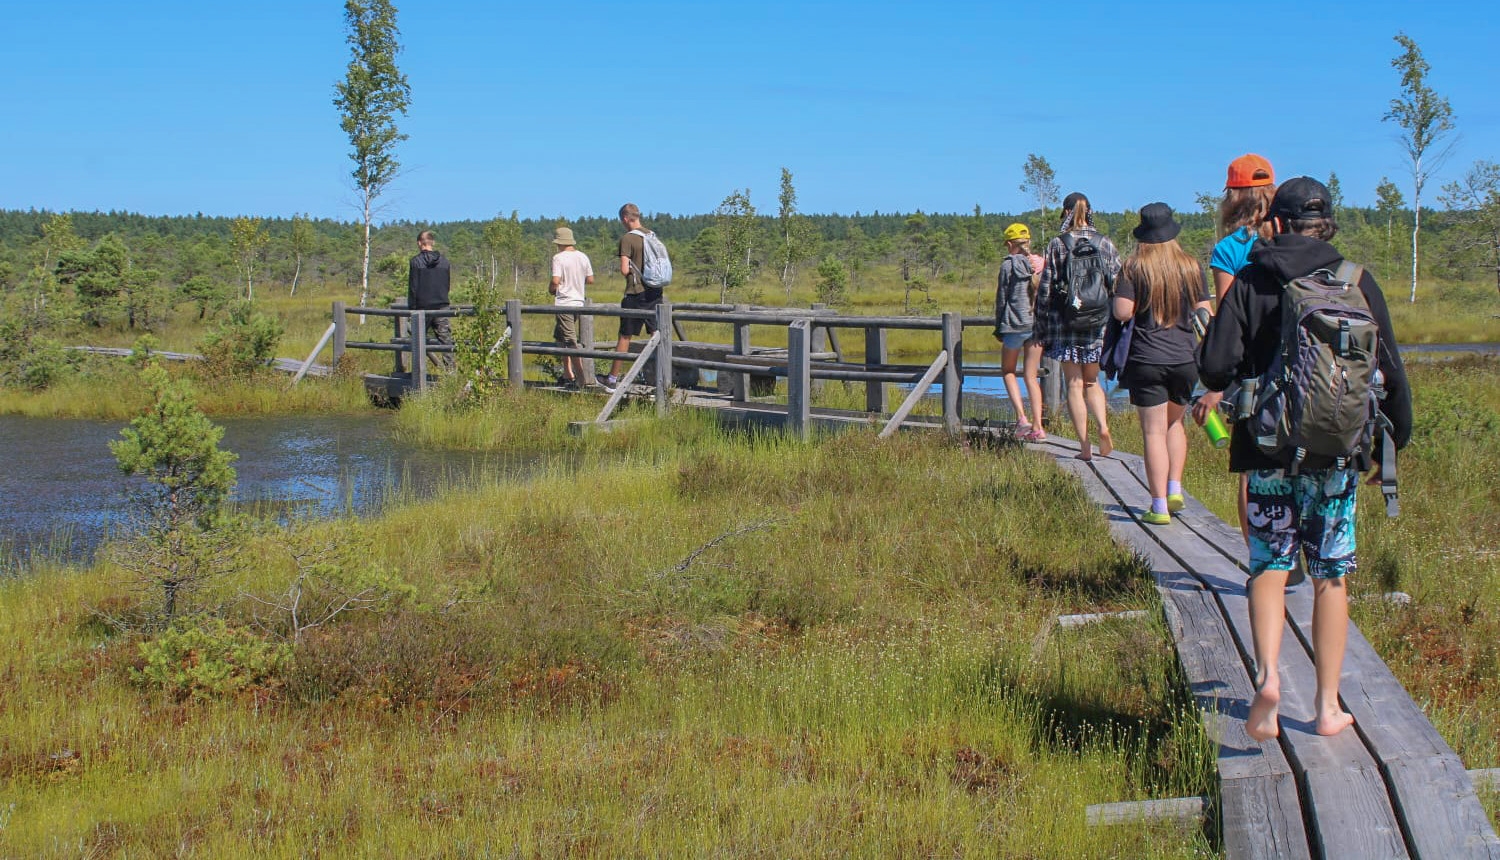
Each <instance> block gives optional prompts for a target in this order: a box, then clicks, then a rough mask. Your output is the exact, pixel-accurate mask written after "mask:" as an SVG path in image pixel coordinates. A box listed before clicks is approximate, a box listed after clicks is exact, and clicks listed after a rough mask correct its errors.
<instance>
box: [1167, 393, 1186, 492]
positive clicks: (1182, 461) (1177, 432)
mask: <svg viewBox="0 0 1500 860" xmlns="http://www.w3.org/2000/svg"><path fill="white" fill-rule="evenodd" d="M1166 408H1167V464H1168V465H1167V480H1169V481H1176V482H1177V483H1179V484H1181V483H1182V472H1183V470H1184V469H1186V468H1187V430H1186V429H1184V427H1183V424H1182V418H1183V416H1184V415H1185V414H1186V413H1187V407H1186V406H1183V405H1178V404H1176V403H1172V402H1170V401H1168V403H1167V407H1166Z"/></svg>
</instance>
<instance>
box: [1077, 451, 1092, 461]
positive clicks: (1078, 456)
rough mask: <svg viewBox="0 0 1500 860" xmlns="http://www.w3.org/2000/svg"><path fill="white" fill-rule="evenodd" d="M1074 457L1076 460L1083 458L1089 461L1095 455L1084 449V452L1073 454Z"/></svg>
mask: <svg viewBox="0 0 1500 860" xmlns="http://www.w3.org/2000/svg"><path fill="white" fill-rule="evenodd" d="M1073 459H1075V460H1082V461H1083V462H1085V463H1087V462H1088V461H1090V460H1092V459H1094V458H1093V456H1092V455H1091V454H1089V452H1087V451H1084V452H1082V453H1080V454H1074V455H1073Z"/></svg>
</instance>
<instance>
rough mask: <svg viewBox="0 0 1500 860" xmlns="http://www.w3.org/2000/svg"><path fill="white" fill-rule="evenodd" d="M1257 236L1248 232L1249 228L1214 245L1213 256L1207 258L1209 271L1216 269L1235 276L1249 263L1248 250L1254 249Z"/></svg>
mask: <svg viewBox="0 0 1500 860" xmlns="http://www.w3.org/2000/svg"><path fill="white" fill-rule="evenodd" d="M1257 238H1258V236H1257V235H1256V234H1255V233H1251V232H1250V228H1249V227H1241V228H1240V229H1238V230H1236V231H1234V232H1233V233H1230V234H1229V235H1228V236H1225V237H1224V238H1222V239H1220V240H1219V243H1218V244H1217V245H1214V253H1213V256H1212V257H1210V258H1209V261H1208V265H1209V268H1211V269H1218V270H1219V271H1221V272H1225V273H1227V274H1230V275H1237V274H1239V272H1240V269H1243V268H1245V264H1246V263H1248V262H1250V249H1251V248H1253V247H1255V240H1256V239H1257Z"/></svg>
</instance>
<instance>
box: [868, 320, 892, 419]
mask: <svg viewBox="0 0 1500 860" xmlns="http://www.w3.org/2000/svg"><path fill="white" fill-rule="evenodd" d="M885 361H886V354H885V329H883V328H881V327H880V326H873V325H872V326H868V327H867V328H866V329H865V369H866V370H868V369H869V367H870V365H872V364H885ZM889 409H890V404H889V403H888V402H887V400H886V392H885V383H884V382H866V383H865V411H866V412H879V413H881V414H885V412H887V411H888V410H889Z"/></svg>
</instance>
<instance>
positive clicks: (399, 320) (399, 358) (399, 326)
mask: <svg viewBox="0 0 1500 860" xmlns="http://www.w3.org/2000/svg"><path fill="white" fill-rule="evenodd" d="M391 309H392V310H405V309H406V302H396V303H393V304H392V305H391ZM364 322H365V315H364V314H360V315H359V324H360V325H364ZM391 328H392V329H394V330H395V339H396V340H398V341H399V340H401V339H402V338H405V337H406V336H407V333H408V331H409V330H410V326H409V325H408V321H407V319H406V317H402V316H395V317H391ZM393 354H394V355H395V356H396V367H395V370H394V371H393V373H394V375H396V376H400V375H401V374H403V373H405V372H406V359H405V357H404V356H403V354H402V351H401V350H399V349H398V350H396V351H395V352H394V353H393Z"/></svg>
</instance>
